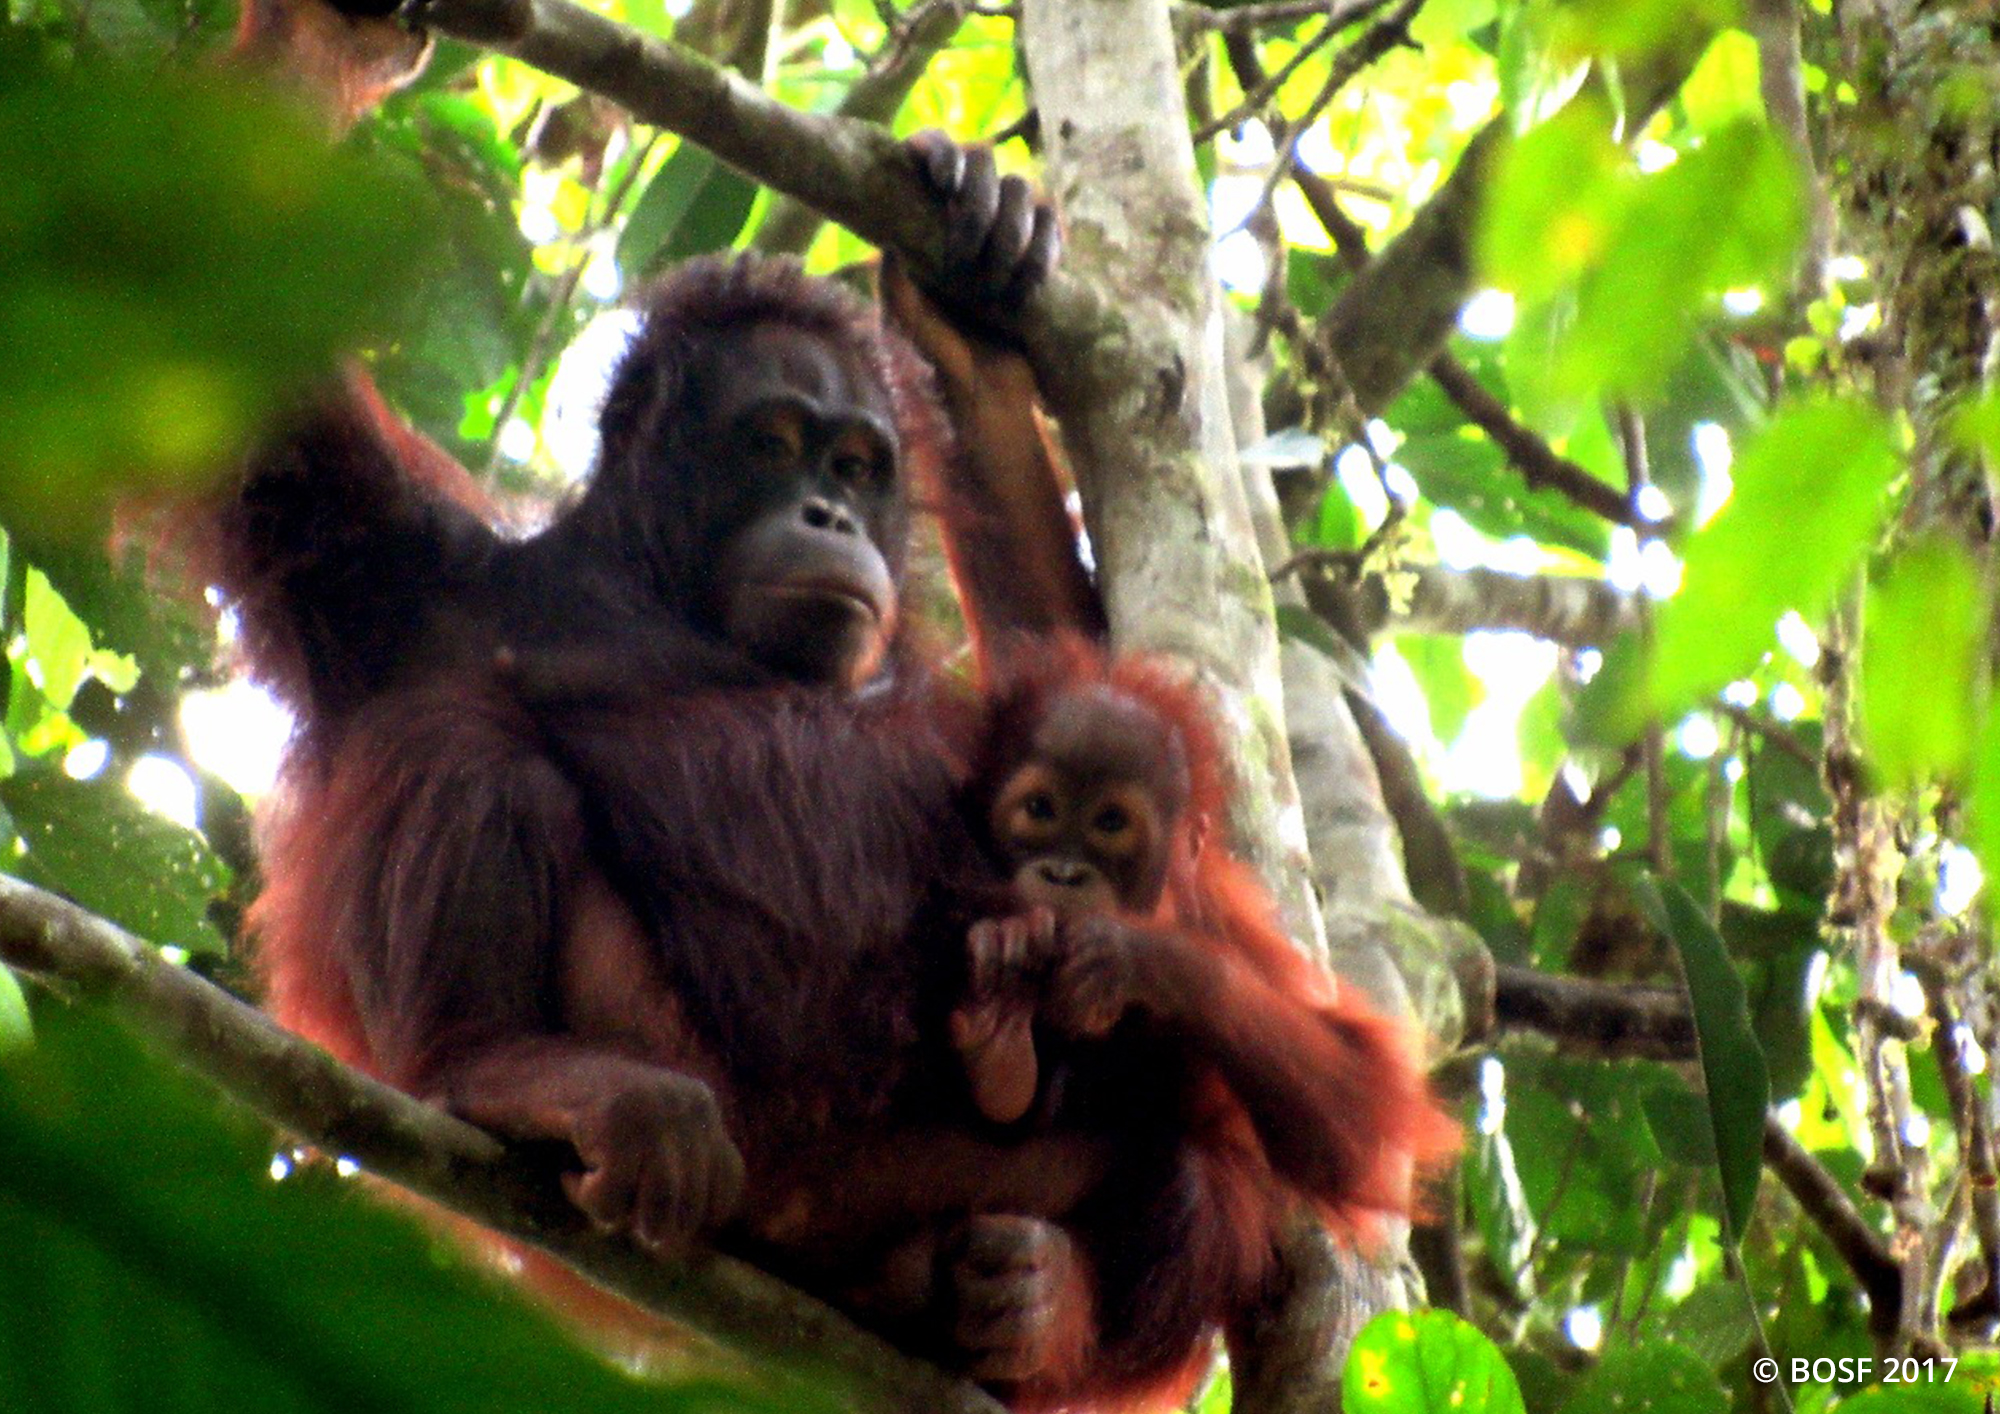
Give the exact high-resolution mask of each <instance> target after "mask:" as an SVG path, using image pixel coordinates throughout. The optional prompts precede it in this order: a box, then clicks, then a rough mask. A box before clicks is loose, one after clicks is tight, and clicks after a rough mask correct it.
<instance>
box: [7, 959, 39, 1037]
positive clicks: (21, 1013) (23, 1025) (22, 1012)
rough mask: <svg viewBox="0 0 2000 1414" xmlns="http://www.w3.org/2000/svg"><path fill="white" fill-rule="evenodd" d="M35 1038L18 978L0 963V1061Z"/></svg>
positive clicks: (33, 1027)
mask: <svg viewBox="0 0 2000 1414" xmlns="http://www.w3.org/2000/svg"><path fill="white" fill-rule="evenodd" d="M34 1039H35V1024H34V1022H33V1021H31V1020H30V1019H29V1017H28V999H27V998H26V997H24V996H22V995H21V983H20V979H18V978H17V977H15V976H14V974H13V972H12V971H11V970H9V969H8V967H7V966H6V965H5V964H4V963H0V1061H4V1060H5V1059H6V1058H7V1057H8V1056H10V1055H12V1054H13V1053H14V1052H16V1051H20V1050H25V1049H26V1048H27V1047H28V1046H29V1045H31V1044H33V1042H34Z"/></svg>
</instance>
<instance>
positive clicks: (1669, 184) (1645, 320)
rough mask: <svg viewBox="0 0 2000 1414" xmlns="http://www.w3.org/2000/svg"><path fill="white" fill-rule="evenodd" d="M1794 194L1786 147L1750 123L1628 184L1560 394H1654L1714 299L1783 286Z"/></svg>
mask: <svg viewBox="0 0 2000 1414" xmlns="http://www.w3.org/2000/svg"><path fill="white" fill-rule="evenodd" d="M1798 188H1799V180H1798V173H1797V170H1796V166H1795V164H1794V162H1793V160H1792V158H1791V155H1790V154H1789V153H1787V152H1786V151H1785V149H1784V146H1783V144H1781V143H1780V142H1779V141H1778V139H1777V138H1776V137H1775V136H1774V135H1772V133H1771V132H1770V130H1769V129H1767V128H1765V127H1764V126H1763V125H1762V124H1760V123H1755V122H1749V121H1743V122H1737V123H1733V124H1731V125H1730V126H1728V127H1726V128H1723V129H1721V130H1719V131H1717V132H1714V133H1712V134H1710V135H1709V137H1708V140H1707V141H1706V142H1704V143H1703V144H1702V145H1701V146H1700V147H1698V148H1696V149H1694V150H1693V151H1692V152H1689V153H1687V154H1686V155H1684V156H1683V157H1682V158H1681V159H1680V160H1679V161H1677V162H1675V163H1674V164H1673V165H1672V166H1670V167H1668V168H1667V169H1666V170H1664V171H1661V172H1656V173H1653V174H1651V175H1649V176H1647V177H1645V178H1643V179H1640V180H1638V181H1636V182H1634V183H1632V184H1631V186H1630V187H1629V189H1628V195H1627V199H1626V201H1625V203H1624V204H1623V207H1622V209H1621V210H1619V211H1618V212H1617V214H1616V216H1615V217H1614V218H1613V220H1614V221H1615V230H1614V231H1613V232H1611V233H1610V234H1609V235H1608V236H1607V237H1606V239H1605V241H1604V243H1603V245H1602V247H1601V251H1600V255H1599V258H1598V259H1597V260H1596V261H1594V262H1593V268H1592V269H1591V271H1590V272H1589V275H1588V278H1587V279H1586V280H1585V283H1584V285H1583V290H1582V298H1581V301H1580V303H1579V305H1578V310H1577V320H1576V324H1575V327H1574V328H1573V329H1572V330H1571V331H1570V333H1569V336H1568V338H1567V339H1566V340H1565V342H1564V344H1563V349H1562V354H1561V357H1560V359H1559V362H1558V365H1557V370H1556V377H1557V382H1558V384H1559V386H1561V387H1564V388H1567V389H1568V390H1570V391H1571V392H1573V393H1575V394H1577V395H1579V396H1581V395H1585V394H1591V393H1595V392H1597V391H1599V390H1604V391H1609V392H1614V393H1620V394H1625V395H1629V396H1634V397H1650V396H1651V395H1653V394H1655V393H1657V392H1658V390H1659V388H1660V387H1661V385H1662V383H1663V382H1664V381H1665V378H1666V376H1667V374H1668V373H1669V372H1670V371H1671V370H1672V369H1673V367H1674V366H1675V365H1676V364H1677V363H1678V362H1679V361H1680V359H1681V357H1682V355H1683V351H1684V350H1685V348H1686V346H1687V341H1688V337H1689V333H1690V331H1691V329H1692V326H1693V319H1694V317H1695V316H1696V315H1697V314H1698V313H1700V312H1702V311H1703V310H1704V308H1705V307H1706V303H1707V301H1708V300H1709V299H1710V298H1711V297H1713V296H1716V295H1719V294H1721V293H1722V292H1723V291H1725V290H1729V289H1735V288H1740V287H1748V286H1758V285H1764V286H1769V285H1781V284H1782V283H1783V282H1784V281H1785V280H1786V279H1787V277H1788V275H1789V273H1790V267H1791V261H1792V258H1793V254H1794V252H1795V250H1796V248H1797V245H1798V238H1799V234H1800V229H1801V227H1800V212H1801V209H1802V208H1801V204H1800V196H1799V189H1798Z"/></svg>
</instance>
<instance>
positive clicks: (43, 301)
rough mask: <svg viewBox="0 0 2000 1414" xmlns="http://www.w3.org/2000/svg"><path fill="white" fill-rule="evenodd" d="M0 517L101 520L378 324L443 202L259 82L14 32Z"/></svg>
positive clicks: (2, 211)
mask: <svg viewBox="0 0 2000 1414" xmlns="http://www.w3.org/2000/svg"><path fill="white" fill-rule="evenodd" d="M0 171H4V172H5V173H6V174H7V182H6V188H5V192H4V195H0V242H4V244H5V247H6V250H7V259H8V271H7V279H6V280H5V281H3V282H0V348H5V349H7V350H9V356H8V357H7V358H6V359H4V360H0V445H4V446H5V447H6V448H7V467H8V470H7V473H6V474H5V475H0V519H5V520H7V521H8V522H9V523H12V524H16V525H22V526H36V527H38V528H41V529H43V530H45V531H48V532H50V533H53V532H54V531H56V530H59V529H65V530H67V531H69V532H70V533H72V534H76V535H78V536H79V537H81V536H82V535H83V534H84V533H86V532H88V533H91V534H94V533H95V532H96V530H97V528H98V527H99V525H100V523H101V519H102V517H103V515H104V513H105V510H106V508H107V507H108V505H109V503H110V502H111V501H112V500H113V499H115V498H116V497H117V496H118V495H119V494H120V493H121V492H123V491H125V490H127V489H130V488H135V487H137V488H147V489H155V490H180V489H183V488H187V487H191V486H194V485H197V484H199V483H200V482H202V481H203V480H204V479H206V478H208V477H211V476H213V475H214V474H215V473H216V472H217V471H218V470H224V469H226V468H227V466H228V465H229V459H230V455H231V454H232V453H233V452H234V451H235V449H237V448H239V447H240V446H241V445H242V443H243V442H244V441H245V440H246V439H247V438H248V436H249V435H250V433H251V432H252V430H253V429H254V426H255V424H256V422H257V420H258V419H259V417H260V416H261V415H263V413H264V412H265V410H266V409H268V408H270V407H271V406H273V405H274V404H275V403H276V402H277V401H278V399H279V397H280V395H281V394H283V393H284V392H286V391H288V390H289V389H290V388H292V387H293V386H294V385H295V384H297V383H298V382H300V381H301V380H303V379H305V378H308V377H310V376H315V375H319V374H323V373H324V371H325V370H326V369H327V368H329V367H330V365H331V363H332V361H333V359H334V356H335V354H336V351H338V350H342V349H346V348H351V347H353V346H354V345H355V344H357V343H358V342H360V341H361V339H362V337H363V336H364V335H365V334H368V333H373V332H379V331H380V329H381V316H382V314H383V313H384V312H385V310H386V309H388V308H389V307H390V302H391V301H393V300H394V299H396V298H397V297H398V296H399V292H400V291H401V289H402V288H403V282H404V280H405V279H406V278H407V275H406V272H407V271H408V270H409V269H410V268H411V267H412V264H413V262H412V260H411V258H410V257H411V253H412V252H413V251H415V250H417V249H418V248H420V246H421V245H422V239H421V238H422V236H423V234H424V232H425V230H426V223H425V221H424V219H423V214H424V213H425V212H426V211H427V210H428V209H429V204H428V202H427V200H426V199H425V197H424V194H423V192H422V191H421V190H420V189H411V188H408V187H406V186H404V185H402V184H398V183H393V182H390V181H387V180H386V179H384V178H383V177H382V176H381V175H380V174H379V173H378V172H376V171H374V170H372V169H371V168H370V167H368V165H367V164H365V163H363V162H362V161H360V160H359V159H357V158H356V157H354V156H353V155H351V154H348V153H343V152H337V151H332V150H329V149H328V147H327V143H326V139H325V137H324V136H323V135H322V134H321V133H320V132H319V131H318V128H317V126H316V124H315V122H314V121H313V120H312V119H311V118H310V117H309V116H308V115H307V114H305V113H304V112H303V111H302V110H300V109H299V108H298V107H296V106H295V105H293V104H292V103H289V102H284V101H280V100H279V99H278V98H276V97H274V96H273V95H272V94H271V93H270V92H268V91H265V90H262V89H258V88H255V87H253V86H252V85H250V84H249V83H248V82H247V81H241V80H237V79H235V78H233V77H231V76H226V75H224V74H223V73H221V72H219V71H216V70H213V69H208V70H204V71H203V72H201V73H199V74H189V75H180V74H174V73H172V72H162V71H160V69H159V67H158V65H157V64H154V65H147V66H135V67H134V68H131V69H127V68H124V67H121V66H117V65H113V64H110V63H93V64H89V65H87V66H79V67H78V68H77V69H76V70H75V71H74V72H64V71H59V70H57V69H55V68H54V67H52V66H51V65H50V64H48V63H47V62H45V61H44V60H43V59H42V58H40V57H38V56H36V55H35V54H33V53H32V52H31V51H30V50H29V49H28V48H27V47H26V46H24V45H23V44H21V43H19V42H18V41H8V42H0Z"/></svg>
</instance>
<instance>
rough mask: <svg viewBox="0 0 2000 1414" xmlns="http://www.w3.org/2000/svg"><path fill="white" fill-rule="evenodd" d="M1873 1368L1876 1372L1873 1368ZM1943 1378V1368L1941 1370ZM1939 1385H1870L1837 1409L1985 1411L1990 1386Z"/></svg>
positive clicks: (1933, 1413)
mask: <svg viewBox="0 0 2000 1414" xmlns="http://www.w3.org/2000/svg"><path fill="white" fill-rule="evenodd" d="M1870 1368H1874V1367H1873V1366H1872V1365H1871V1367H1870ZM1938 1370H1939V1372H1940V1374H1941V1373H1942V1370H1943V1366H1942V1365H1940V1366H1938ZM1963 1370H1964V1365H1963V1362H1961V1364H1960V1374H1959V1378H1957V1379H1954V1380H1951V1381H1950V1382H1948V1383H1947V1382H1946V1381H1944V1380H1942V1379H1940V1380H1939V1381H1938V1383H1936V1384H1927V1383H1914V1382H1906V1381H1899V1382H1897V1383H1896V1384H1893V1385H1870V1386H1869V1387H1868V1388H1867V1389H1864V1390H1862V1391H1860V1392H1859V1393H1858V1394H1852V1395H1849V1396H1848V1397H1847V1398H1846V1399H1843V1400H1841V1401H1840V1403H1839V1404H1837V1405H1835V1406H1834V1408H1835V1410H1836V1411H1838V1414H1980V1411H1982V1410H1984V1409H1985V1408H1986V1401H1985V1398H1984V1394H1985V1392H1986V1391H1987V1390H1989V1389H1991V1388H1992V1387H1991V1386H1990V1385H1986V1384H1984V1383H1983V1382H1976V1381H1973V1380H1969V1379H1966V1378H1964V1374H1963Z"/></svg>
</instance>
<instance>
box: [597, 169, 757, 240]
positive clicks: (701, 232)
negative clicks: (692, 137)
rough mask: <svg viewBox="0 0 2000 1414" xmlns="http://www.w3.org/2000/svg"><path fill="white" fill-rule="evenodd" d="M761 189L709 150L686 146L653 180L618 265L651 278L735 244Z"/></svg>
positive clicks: (627, 224)
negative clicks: (690, 258) (656, 272)
mask: <svg viewBox="0 0 2000 1414" xmlns="http://www.w3.org/2000/svg"><path fill="white" fill-rule="evenodd" d="M756 199H757V189H756V187H755V186H754V185H752V184H751V182H750V181H749V180H748V179H747V178H745V177H744V176H743V175H742V173H740V172H738V171H736V170H735V169H734V168H731V167H726V166H724V165H723V164H722V163H721V162H719V161H717V160H716V158H715V157H714V155H713V154H711V153H710V152H708V151H707V149H705V148H700V147H696V146H695V145H694V144H693V143H691V142H684V143H682V144H681V146H680V147H679V149H678V150H676V151H675V153H674V155H673V156H672V157H669V158H668V159H667V160H666V162H665V163H664V164H663V165H662V166H661V168H660V170H659V171H658V172H657V173H655V174H654V176H653V180H652V181H651V182H650V183H649V184H648V185H647V187H646V190H645V191H644V193H642V194H641V195H640V197H639V200H638V202H637V203H636V204H635V205H634V206H633V208H632V214H631V216H630V217H629V218H628V219H627V220H626V222H625V230H624V233H623V234H622V235H621V236H620V237H619V239H618V263H619V264H620V265H622V266H624V267H625V268H626V269H627V270H632V271H638V272H650V271H654V270H659V269H662V268H664V267H666V266H669V265H672V264H673V263H674V262H675V261H677V260H684V259H686V258H687V257H688V256H691V255H702V254H705V253H707V252H709V251H712V250H721V249H722V248H723V247H725V246H727V245H728V244H729V243H730V242H731V241H732V240H734V239H735V238H736V233H737V232H738V231H740V230H742V229H743V222H744V221H745V220H746V219H747V218H748V217H749V215H750V207H751V205H752V203H754V202H755V201H756Z"/></svg>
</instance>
